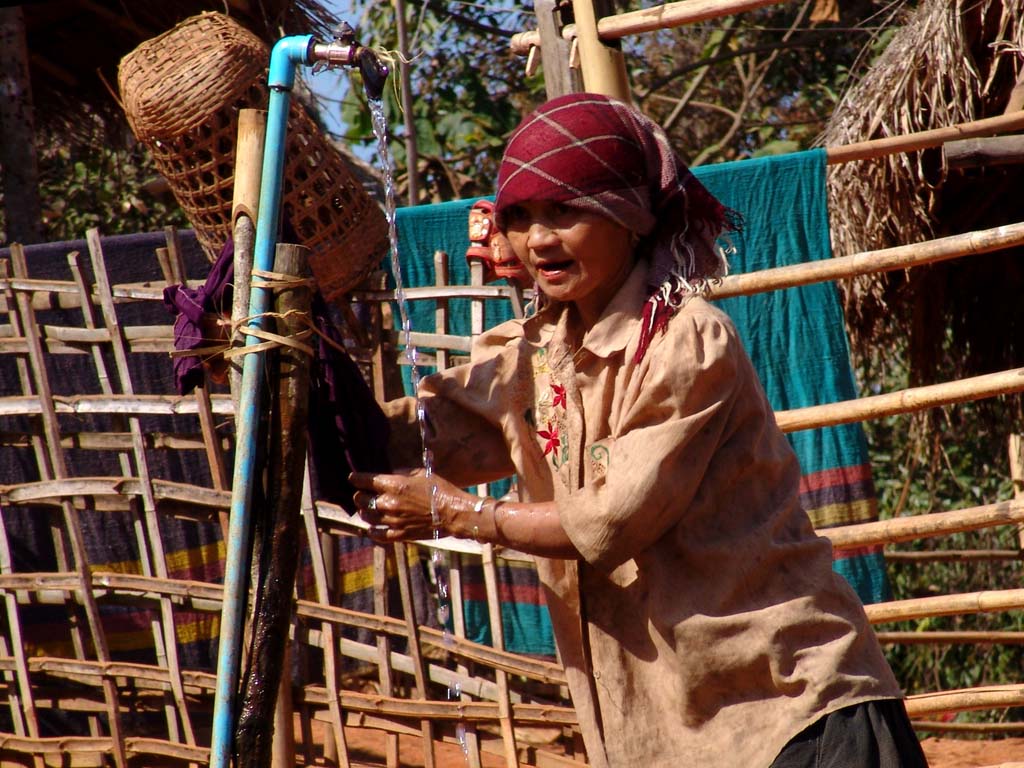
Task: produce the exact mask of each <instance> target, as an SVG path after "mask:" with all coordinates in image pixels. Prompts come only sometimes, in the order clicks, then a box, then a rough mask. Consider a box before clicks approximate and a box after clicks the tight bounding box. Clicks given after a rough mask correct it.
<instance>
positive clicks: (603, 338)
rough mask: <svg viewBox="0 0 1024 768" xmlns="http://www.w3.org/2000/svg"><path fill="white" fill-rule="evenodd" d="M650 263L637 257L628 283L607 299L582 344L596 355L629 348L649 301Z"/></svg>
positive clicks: (604, 355)
mask: <svg viewBox="0 0 1024 768" xmlns="http://www.w3.org/2000/svg"><path fill="white" fill-rule="evenodd" d="M649 266H650V265H649V264H648V263H647V261H646V260H644V259H638V260H637V263H636V264H634V265H633V271H632V272H630V273H629V277H627V278H626V282H624V283H623V284H622V287H621V288H619V290H618V292H617V293H616V294H615V295H614V296H613V297H612V300H611V301H610V302H608V306H607V307H605V309H604V312H603V313H602V314H601V317H600V318H599V319H598V321H597V322H596V323H594V326H593V327H592V328H591V329H590V330H589V331H587V333H586V335H585V336H584V337H583V344H582V346H583V347H584V348H585V349H587V350H588V351H590V352H591V353H592V354H594V355H595V356H597V357H607V356H609V355H611V354H613V353H615V352H621V351H622V350H624V349H625V348H626V345H627V344H628V343H629V341H630V339H632V338H633V337H634V336H635V335H636V329H637V325H638V324H639V323H640V318H641V316H642V315H643V306H644V302H645V301H647V291H646V288H647V271H648V268H649Z"/></svg>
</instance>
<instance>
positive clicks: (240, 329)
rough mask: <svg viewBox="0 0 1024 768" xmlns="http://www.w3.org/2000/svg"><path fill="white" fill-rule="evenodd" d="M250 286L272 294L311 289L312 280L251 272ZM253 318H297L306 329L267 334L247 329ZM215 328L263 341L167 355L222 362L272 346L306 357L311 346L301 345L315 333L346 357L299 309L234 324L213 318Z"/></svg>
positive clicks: (311, 350)
mask: <svg viewBox="0 0 1024 768" xmlns="http://www.w3.org/2000/svg"><path fill="white" fill-rule="evenodd" d="M252 277H253V281H252V285H253V287H256V288H266V289H269V290H273V291H285V290H290V289H294V288H300V287H303V286H305V287H308V288H314V287H315V286H316V280H314V279H313V278H311V277H295V276H294V275H286V274H282V273H280V272H271V271H268V270H262V269H253V271H252ZM257 317H270V318H277V319H284V318H295V317H298V318H299V322H300V323H301V324H303V325H305V326H306V329H305V330H303V331H300V332H299V333H296V334H292V335H290V336H282V335H280V334H277V333H271V332H270V331H265V330H262V329H260V328H250V327H248V324H249V322H250V321H252V320H254V319H256V318H257ZM217 325H219V326H222V327H230V328H231V333H230V335H229V336H228V338H232V337H234V335H235V333H240V334H242V335H245V336H255V337H256V338H259V339H263V341H261V342H258V343H256V344H251V345H247V346H240V347H234V346H232V345H231V344H230V343H227V342H225V343H223V344H212V345H208V346H204V347H197V348H195V349H180V350H173V351H172V352H171V353H170V356H171V357H200V358H204V359H210V358H214V357H216V356H217V355H222V356H223V357H224V359H225V360H231V359H234V358H238V357H241V356H243V355H248V354H251V353H253V352H264V351H266V350H268V349H273V348H275V347H282V346H284V347H291V348H292V349H295V350H298V351H299V352H302V353H304V354H306V355H309V356H310V357H313V356H314V351H313V348H312V347H311V346H309V345H308V344H305V343H303V342H304V341H305V340H306V339H308V338H310V337H311V336H312V335H313V334H316V335H317V336H319V337H320V338H321V339H323V340H324V341H325V342H326V343H327V344H329V345H330V346H332V347H334V348H335V349H337V350H338V351H340V352H342V353H343V354H348V352H347V350H345V348H344V347H343V346H341V345H339V344H338V343H337V342H336V341H335V340H334V339H332V338H330V337H328V336H327V335H325V334H324V333H323V332H322V331H321V330H320V329H319V328H317V327H316V324H315V323H314V321H313V319H312V317H310V314H309V313H308V312H302V311H299V310H289V311H288V312H285V313H280V312H263V313H261V314H257V315H249V316H248V317H243V318H240V319H239V320H237V321H235V322H231V321H230V320H228V319H227V318H223V317H219V318H218V319H217Z"/></svg>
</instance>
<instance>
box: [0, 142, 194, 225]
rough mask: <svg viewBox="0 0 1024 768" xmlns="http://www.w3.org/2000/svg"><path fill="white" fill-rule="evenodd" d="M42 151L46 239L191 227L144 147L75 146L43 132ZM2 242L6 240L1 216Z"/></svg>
mask: <svg viewBox="0 0 1024 768" xmlns="http://www.w3.org/2000/svg"><path fill="white" fill-rule="evenodd" d="M38 150H39V170H40V182H39V185H40V198H41V199H42V201H43V230H44V241H47V242H53V241H60V240H76V239H80V238H82V237H84V236H85V232H86V230H87V229H89V228H91V227H99V228H100V229H101V230H102V232H103V234H104V235H116V234H127V233H132V232H146V231H152V230H157V229H160V228H161V227H164V226H170V225H177V226H188V221H187V220H186V218H185V215H184V212H183V211H182V210H181V208H180V207H179V206H178V205H177V203H176V202H175V200H174V199H173V197H172V196H171V195H170V194H169V192H167V191H166V190H167V187H166V183H164V182H163V181H162V179H161V178H160V177H159V174H158V173H157V171H156V168H155V166H154V165H153V162H152V158H151V157H150V155H149V153H148V152H147V151H146V149H145V148H144V147H143V146H142V145H140V144H137V143H135V142H134V141H130V142H126V143H125V144H123V145H121V146H117V145H116V142H105V141H102V140H99V139H97V140H96V141H95V142H91V143H89V142H76V143H75V144H74V145H71V144H67V143H65V142H63V141H62V139H61V137H59V136H53V135H48V134H45V133H41V134H40V135H39V140H38ZM2 214H3V211H2V206H0V217H2ZM0 242H6V235H5V233H4V230H3V220H2V218H0Z"/></svg>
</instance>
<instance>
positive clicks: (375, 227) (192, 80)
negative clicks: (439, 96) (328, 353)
mask: <svg viewBox="0 0 1024 768" xmlns="http://www.w3.org/2000/svg"><path fill="white" fill-rule="evenodd" d="M269 59H270V51H269V49H268V47H267V46H266V45H265V44H264V43H263V41H262V40H260V39H259V38H258V37H256V36H255V35H254V34H253V33H252V32H250V31H249V30H247V29H245V28H244V27H243V26H241V25H240V24H238V23H237V22H236V21H234V20H233V19H231V18H230V17H228V16H225V15H224V14H220V13H202V14H199V15H198V16H193V17H191V18H189V19H186V20H185V21H183V22H181V23H180V24H178V25H177V26H176V27H174V28H173V29H171V30H169V31H167V32H165V33H164V34H162V35H159V36H157V37H154V38H152V39H150V40H147V41H146V42H145V43H143V44H142V45H140V46H139V47H137V48H136V49H135V50H134V51H132V52H131V53H129V54H128V55H127V56H125V57H124V58H123V59H122V60H121V64H120V67H119V69H118V85H119V87H120V91H121V98H122V103H123V105H124V110H125V113H126V114H127V117H128V122H129V124H130V125H131V128H132V131H133V132H134V133H135V136H136V138H138V140H139V141H141V142H142V143H143V144H145V145H146V146H147V147H148V148H149V149H150V151H151V152H152V153H153V157H154V159H155V161H156V164H157V167H158V168H159V169H160V171H161V172H162V173H163V174H164V175H165V176H166V177H167V179H168V181H169V182H170V185H171V189H172V190H173V191H174V195H175V197H176V198H177V200H178V203H179V204H180V205H181V207H182V208H183V209H184V211H185V215H186V216H187V217H188V219H189V222H190V223H191V224H192V226H193V227H194V228H195V230H196V233H197V236H198V239H199V242H200V243H201V244H202V246H203V249H204V250H205V251H206V253H207V255H208V256H209V257H210V259H211V260H212V259H213V258H215V256H216V254H218V253H219V252H220V249H221V247H222V246H223V244H224V242H225V241H226V240H227V238H228V237H230V235H231V228H232V221H231V207H232V191H233V186H234V166H235V163H234V156H235V144H236V141H237V127H238V112H239V110H241V109H246V108H252V109H266V108H267V104H268V101H269V90H268V88H267V85H266V79H267V78H266V73H267V65H268V62H269ZM286 155H287V156H286V158H285V172H284V193H283V199H282V208H283V212H284V217H285V220H286V222H287V224H288V225H290V228H291V230H292V232H291V233H289V234H290V236H293V237H294V238H296V239H297V241H298V242H299V243H301V244H302V245H306V246H308V247H309V248H310V249H311V256H310V263H311V266H312V269H313V272H314V275H315V276H316V278H317V281H318V283H319V286H320V291H321V293H322V294H323V295H324V297H325V298H327V299H331V298H334V297H336V296H339V295H341V294H343V293H345V292H346V291H349V290H351V289H352V288H353V287H355V286H356V285H358V284H359V283H361V282H362V281H363V279H364V278H365V277H366V276H367V275H368V274H369V272H370V271H372V270H373V269H374V268H375V267H376V265H377V263H378V262H379V261H380V258H381V256H382V255H383V254H384V253H385V252H386V250H385V249H386V246H387V222H386V220H385V218H384V215H383V212H382V211H381V209H380V207H379V206H378V205H377V203H376V202H375V201H374V200H373V199H372V198H371V197H370V196H369V195H368V194H367V192H366V190H365V189H364V188H363V186H362V184H361V183H360V182H359V181H358V180H357V179H356V177H355V176H354V174H353V173H352V172H351V170H350V169H349V167H348V165H347V164H346V162H345V160H344V158H343V157H342V155H341V153H340V152H339V151H338V150H337V149H336V148H335V147H334V146H332V145H331V144H330V143H329V142H328V141H327V140H326V138H325V137H324V136H323V134H322V133H321V132H320V130H319V129H318V128H317V126H316V124H315V123H314V122H313V121H312V120H311V119H310V118H309V116H308V115H307V114H306V113H305V111H304V110H303V109H302V107H301V106H300V105H297V104H296V103H295V102H294V100H293V102H292V105H291V109H290V112H289V118H288V139H287V143H286Z"/></svg>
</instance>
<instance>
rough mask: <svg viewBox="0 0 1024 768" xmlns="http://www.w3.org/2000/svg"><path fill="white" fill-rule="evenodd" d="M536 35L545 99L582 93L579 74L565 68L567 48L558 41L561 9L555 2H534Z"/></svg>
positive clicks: (561, 26)
mask: <svg viewBox="0 0 1024 768" xmlns="http://www.w3.org/2000/svg"><path fill="white" fill-rule="evenodd" d="M533 10H534V13H536V15H537V31H538V32H539V33H540V57H541V66H543V67H544V89H545V91H546V93H547V97H548V98H549V99H553V98H555V97H556V96H564V95H565V94H567V93H576V92H578V91H581V90H583V83H582V80H581V77H580V73H579V70H577V69H574V68H573V67H571V66H570V65H569V49H570V47H571V44H570V43H569V41H568V40H566V39H565V38H564V37H562V28H563V26H564V24H563V23H562V8H561V7H560V6H559V4H558V3H557V2H555V0H535V2H534V4H533Z"/></svg>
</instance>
